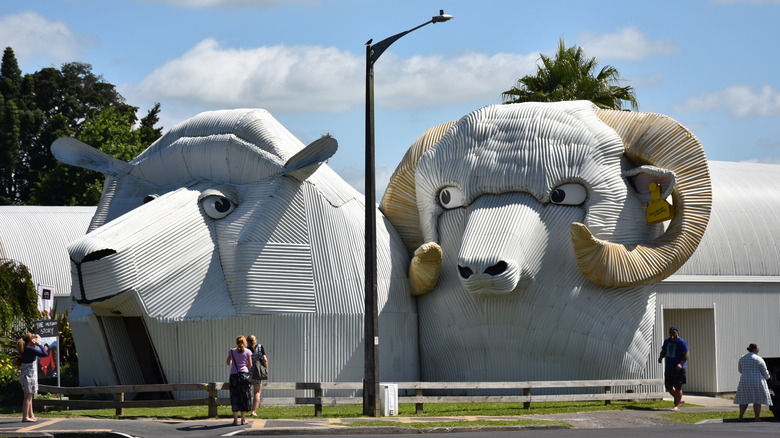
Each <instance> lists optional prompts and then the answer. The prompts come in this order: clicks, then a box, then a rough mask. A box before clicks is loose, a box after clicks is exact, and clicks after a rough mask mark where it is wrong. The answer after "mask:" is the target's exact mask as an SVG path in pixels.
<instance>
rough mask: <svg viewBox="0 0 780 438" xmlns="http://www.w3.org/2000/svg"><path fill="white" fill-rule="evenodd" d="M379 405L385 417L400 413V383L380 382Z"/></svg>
mask: <svg viewBox="0 0 780 438" xmlns="http://www.w3.org/2000/svg"><path fill="white" fill-rule="evenodd" d="M379 407H380V409H381V410H382V416H384V417H389V416H391V415H398V384H396V383H380V384H379Z"/></svg>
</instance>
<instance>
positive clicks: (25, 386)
mask: <svg viewBox="0 0 780 438" xmlns="http://www.w3.org/2000/svg"><path fill="white" fill-rule="evenodd" d="M16 349H17V350H18V351H19V356H21V358H22V370H21V373H20V374H19V383H21V385H22V392H24V398H23V399H22V421H24V422H34V421H37V419H36V418H35V415H34V414H33V405H32V400H33V397H34V396H35V393H37V392H38V366H37V364H36V363H35V362H36V359H37V358H39V357H46V356H48V355H49V353H47V352H46V351H44V349H43V347H41V337H40V336H38V335H34V334H32V333H27V334H25V335H24V336H23V337H22V339H19V340H18V341H16Z"/></svg>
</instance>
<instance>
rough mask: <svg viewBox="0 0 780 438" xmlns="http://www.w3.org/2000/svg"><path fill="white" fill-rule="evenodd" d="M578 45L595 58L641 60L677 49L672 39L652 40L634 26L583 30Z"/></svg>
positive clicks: (676, 50)
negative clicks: (601, 31) (608, 30)
mask: <svg viewBox="0 0 780 438" xmlns="http://www.w3.org/2000/svg"><path fill="white" fill-rule="evenodd" d="M579 41H580V44H578V45H579V46H580V47H582V48H583V49H584V50H585V53H586V55H587V56H591V57H595V58H597V59H602V58H603V59H627V60H631V61H638V60H642V59H645V58H648V57H651V56H656V55H674V54H677V53H678V51H679V49H678V47H677V45H676V44H675V43H674V42H672V41H653V40H651V39H650V38H648V37H647V36H645V35H643V34H642V33H641V32H640V31H639V30H638V29H637V28H635V27H631V26H629V27H625V28H623V29H621V30H620V31H618V32H617V33H612V34H597V33H591V32H584V33H582V34H580V37H579Z"/></svg>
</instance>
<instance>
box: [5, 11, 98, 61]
mask: <svg viewBox="0 0 780 438" xmlns="http://www.w3.org/2000/svg"><path fill="white" fill-rule="evenodd" d="M0 41H2V42H3V49H4V48H5V47H11V48H12V49H13V50H14V54H15V55H16V59H17V60H18V61H19V64H20V67H21V66H22V64H25V63H30V62H33V60H39V61H41V62H46V63H52V62H56V63H61V62H70V61H73V60H74V59H78V58H79V53H80V51H81V48H82V47H83V46H86V45H89V44H92V43H94V41H92V40H90V39H88V38H84V37H80V36H77V35H75V34H74V33H73V31H71V29H70V28H69V27H68V25H67V24H65V23H63V22H62V21H50V20H48V19H46V18H45V17H43V16H42V15H40V14H38V13H37V12H32V11H28V12H20V13H18V14H13V15H6V16H4V17H0ZM39 67H40V66H39Z"/></svg>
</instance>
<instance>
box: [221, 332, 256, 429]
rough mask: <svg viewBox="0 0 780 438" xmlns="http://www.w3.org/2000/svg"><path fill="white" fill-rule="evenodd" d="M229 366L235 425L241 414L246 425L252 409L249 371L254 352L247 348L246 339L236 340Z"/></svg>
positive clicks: (231, 350) (242, 421)
mask: <svg viewBox="0 0 780 438" xmlns="http://www.w3.org/2000/svg"><path fill="white" fill-rule="evenodd" d="M227 364H228V365H229V366H230V406H231V407H232V409H233V425H236V424H238V413H239V412H241V424H246V413H247V411H249V410H250V409H252V394H251V389H250V385H249V383H250V376H249V370H250V369H252V352H251V351H250V350H249V348H246V338H244V337H243V336H239V337H237V338H236V348H231V349H230V351H229V352H228V357H227Z"/></svg>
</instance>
